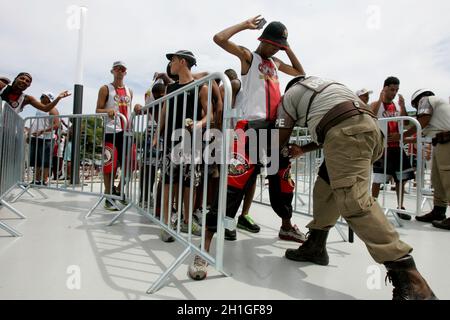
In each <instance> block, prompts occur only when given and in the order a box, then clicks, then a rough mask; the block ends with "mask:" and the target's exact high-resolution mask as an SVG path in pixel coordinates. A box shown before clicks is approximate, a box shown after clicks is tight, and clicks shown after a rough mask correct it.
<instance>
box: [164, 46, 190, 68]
mask: <svg viewBox="0 0 450 320" xmlns="http://www.w3.org/2000/svg"><path fill="white" fill-rule="evenodd" d="M173 56H177V57H181V58H184V59H186V60H187V61H189V62H190V63H191V64H192V65H193V66H196V65H197V59H196V58H195V56H194V54H193V53H192V52H191V51H188V50H179V51H177V52H175V53H168V54H166V57H167V59H169V61H171V60H172V57H173Z"/></svg>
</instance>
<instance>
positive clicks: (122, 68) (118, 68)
mask: <svg viewBox="0 0 450 320" xmlns="http://www.w3.org/2000/svg"><path fill="white" fill-rule="evenodd" d="M114 70H115V71H120V72H125V71H127V68H125V67H114Z"/></svg>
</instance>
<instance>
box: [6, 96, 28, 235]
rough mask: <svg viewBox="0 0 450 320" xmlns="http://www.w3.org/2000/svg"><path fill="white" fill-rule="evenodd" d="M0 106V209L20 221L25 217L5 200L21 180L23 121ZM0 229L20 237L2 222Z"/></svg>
mask: <svg viewBox="0 0 450 320" xmlns="http://www.w3.org/2000/svg"><path fill="white" fill-rule="evenodd" d="M1 105H2V101H1V100H0V208H2V207H3V206H4V207H5V208H7V209H9V210H10V211H12V212H13V213H15V214H16V215H17V216H18V217H19V218H20V219H25V216H24V215H23V214H22V213H21V212H20V211H19V210H17V209H16V208H14V207H13V206H12V205H11V204H10V203H9V201H7V200H6V197H7V196H8V195H9V193H10V192H11V191H12V190H13V189H14V188H16V187H17V186H19V183H20V181H21V178H22V166H21V162H20V159H22V157H23V154H22V147H21V146H22V141H23V135H24V132H23V130H24V121H23V119H22V118H21V117H20V116H19V115H18V114H17V113H15V112H14V110H12V109H11V108H10V107H9V106H6V105H5V106H4V107H1ZM0 228H2V229H3V230H5V231H6V232H8V233H9V234H10V235H12V236H14V237H19V236H21V234H20V233H19V232H18V231H16V230H15V229H13V228H12V227H10V226H8V225H7V224H6V223H4V222H2V221H0Z"/></svg>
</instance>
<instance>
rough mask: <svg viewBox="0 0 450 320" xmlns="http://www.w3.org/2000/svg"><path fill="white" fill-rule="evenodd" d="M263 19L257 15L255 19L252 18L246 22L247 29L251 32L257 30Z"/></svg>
mask: <svg viewBox="0 0 450 320" xmlns="http://www.w3.org/2000/svg"><path fill="white" fill-rule="evenodd" d="M262 19H263V18H262V17H261V15H257V16H256V17H254V18H250V19H248V20H247V21H245V24H246V27H247V29H250V30H257V29H258V25H259V23H260V22H261V20H262Z"/></svg>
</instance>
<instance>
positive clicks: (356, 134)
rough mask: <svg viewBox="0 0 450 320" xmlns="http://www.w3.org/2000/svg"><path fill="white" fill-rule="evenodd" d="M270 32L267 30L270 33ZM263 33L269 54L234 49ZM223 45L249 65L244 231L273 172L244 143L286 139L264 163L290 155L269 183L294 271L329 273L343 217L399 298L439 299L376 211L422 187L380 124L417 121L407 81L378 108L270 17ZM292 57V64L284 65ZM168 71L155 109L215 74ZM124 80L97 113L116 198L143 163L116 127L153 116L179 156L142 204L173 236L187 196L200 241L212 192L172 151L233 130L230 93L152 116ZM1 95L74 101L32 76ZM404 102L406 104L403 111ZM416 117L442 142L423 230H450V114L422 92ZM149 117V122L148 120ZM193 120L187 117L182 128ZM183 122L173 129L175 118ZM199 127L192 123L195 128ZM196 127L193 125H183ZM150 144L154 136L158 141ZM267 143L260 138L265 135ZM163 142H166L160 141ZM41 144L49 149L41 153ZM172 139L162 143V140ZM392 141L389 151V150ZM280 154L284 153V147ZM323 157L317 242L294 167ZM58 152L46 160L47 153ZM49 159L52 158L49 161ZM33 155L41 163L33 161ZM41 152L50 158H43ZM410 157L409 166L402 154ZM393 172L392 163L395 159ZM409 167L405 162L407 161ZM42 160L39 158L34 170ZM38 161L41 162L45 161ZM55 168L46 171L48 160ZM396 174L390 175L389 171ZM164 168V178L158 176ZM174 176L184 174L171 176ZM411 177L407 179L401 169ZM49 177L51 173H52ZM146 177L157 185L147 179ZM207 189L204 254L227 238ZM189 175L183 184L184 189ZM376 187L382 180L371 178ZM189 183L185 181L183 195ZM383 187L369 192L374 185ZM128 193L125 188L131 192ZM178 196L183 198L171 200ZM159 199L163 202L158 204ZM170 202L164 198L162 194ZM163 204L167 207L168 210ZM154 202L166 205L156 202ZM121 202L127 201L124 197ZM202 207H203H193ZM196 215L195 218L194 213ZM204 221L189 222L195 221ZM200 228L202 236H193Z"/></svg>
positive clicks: (198, 270) (229, 32) (188, 57)
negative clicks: (122, 171) (301, 206)
mask: <svg viewBox="0 0 450 320" xmlns="http://www.w3.org/2000/svg"><path fill="white" fill-rule="evenodd" d="M264 27H265V28H264ZM263 28H264V30H263V31H262V33H261V35H260V37H259V38H258V40H259V46H258V47H257V48H256V50H254V51H252V50H249V49H247V48H246V47H244V46H241V45H238V44H236V43H234V42H233V41H232V40H231V38H232V37H233V36H235V35H236V34H237V33H240V32H243V31H245V30H262V29H263ZM213 40H214V42H215V43H216V44H217V45H218V46H219V47H221V48H222V49H223V50H225V51H226V52H228V53H229V54H231V55H232V56H234V57H236V58H238V59H239V61H240V65H241V70H240V74H241V79H239V77H238V74H237V72H236V71H234V70H231V69H229V70H226V71H225V74H226V76H227V77H228V78H229V80H230V83H231V88H232V107H233V108H236V109H239V112H240V117H239V119H238V120H237V121H235V122H234V123H233V129H234V130H235V131H236V136H235V140H234V144H235V145H237V144H239V143H240V144H242V145H244V146H245V148H244V149H243V150H241V149H239V150H238V148H234V149H233V153H232V158H233V159H235V160H236V161H238V162H239V163H238V165H236V164H234V165H230V166H229V170H228V178H227V203H226V215H227V216H228V217H230V218H232V219H235V216H236V215H237V213H238V211H239V208H240V206H241V204H242V202H244V204H243V210H242V213H241V215H240V216H239V217H238V224H237V225H238V228H240V229H243V230H247V231H249V232H254V233H257V232H259V231H260V227H259V225H258V224H257V223H256V222H255V221H254V219H253V218H252V217H251V216H250V215H249V212H250V207H251V203H252V200H253V197H254V194H255V188H256V179H257V177H258V175H259V174H260V173H261V169H262V168H263V167H264V161H263V159H260V158H258V159H257V161H256V162H252V161H250V155H249V150H250V148H251V147H253V146H250V141H249V140H248V139H249V138H248V136H246V135H245V132H247V131H249V130H254V131H256V132H259V131H262V130H266V131H269V132H270V131H272V130H278V132H279V141H276V143H275V144H270V143H269V144H267V145H266V144H263V143H261V141H259V140H258V141H257V146H256V148H257V149H263V148H267V149H266V150H265V154H273V153H277V154H278V155H279V159H280V161H279V168H278V170H277V172H276V173H273V174H269V175H268V176H267V179H268V183H269V195H270V203H271V206H272V208H273V211H274V212H275V213H276V214H277V215H278V216H279V218H280V220H281V225H280V229H279V232H278V237H279V238H280V239H282V240H286V241H292V242H296V243H299V244H300V246H299V247H298V249H288V250H287V251H286V254H285V256H286V258H287V259H289V260H294V261H302V262H305V261H307V262H312V263H315V264H318V265H328V264H329V256H328V253H327V250H326V242H327V238H328V233H329V230H330V229H331V228H332V227H334V226H335V224H336V222H337V220H338V218H339V217H343V218H344V219H345V220H346V221H347V222H348V224H349V226H350V227H351V228H352V230H354V231H355V232H356V234H357V235H358V236H359V238H360V239H361V240H362V241H363V242H364V243H365V244H366V246H367V249H368V251H369V253H370V255H371V256H372V258H373V259H374V260H375V261H376V262H377V263H380V264H384V265H385V266H386V268H387V271H388V277H389V279H390V280H391V282H392V284H393V286H394V287H395V289H394V299H436V297H435V295H434V293H433V291H432V290H431V289H430V287H429V286H428V284H427V283H426V281H425V279H424V278H423V277H422V276H421V275H420V273H419V272H418V271H417V269H416V266H415V262H414V259H413V257H412V256H411V252H412V250H413V249H412V247H410V246H409V245H408V244H406V243H405V242H403V241H401V240H400V238H399V234H398V233H397V231H396V230H395V228H394V227H393V226H392V224H391V223H390V222H389V221H388V220H387V218H386V216H385V214H384V213H383V211H382V209H381V207H380V206H379V204H378V202H377V197H378V195H379V192H380V185H381V184H385V183H386V181H387V180H386V179H388V181H389V180H390V179H393V180H394V181H395V184H396V192H397V202H398V209H399V210H402V209H403V210H404V205H403V198H404V190H405V182H407V181H408V180H411V179H414V168H413V167H412V166H411V165H410V163H409V162H408V161H407V159H408V157H407V155H406V154H405V153H404V148H403V145H401V144H400V142H399V141H400V140H401V138H400V137H401V134H403V133H402V132H400V128H399V126H398V123H397V122H396V121H392V122H389V123H388V126H387V132H385V133H384V134H383V132H382V131H381V129H380V126H379V124H378V122H377V118H388V117H398V116H406V115H407V112H406V102H405V99H404V98H403V96H401V95H399V94H398V92H399V87H400V81H399V79H398V78H396V77H388V78H387V79H386V80H385V81H384V83H383V87H382V89H381V90H380V91H381V92H380V96H379V98H378V100H376V101H375V102H373V103H370V104H369V100H370V96H369V95H370V94H373V91H370V90H367V89H361V90H358V91H357V92H353V91H352V90H350V89H349V88H348V87H346V86H345V85H343V84H340V83H338V82H335V81H332V80H326V79H324V78H321V77H314V76H308V77H307V76H306V72H305V70H304V68H303V66H302V64H301V63H300V61H299V59H298V58H297V56H296V54H295V53H294V52H293V51H292V49H291V47H290V46H289V43H288V30H287V28H286V26H285V25H284V24H283V23H281V22H278V21H275V22H271V23H269V24H268V25H267V26H265V20H264V19H263V18H261V17H260V16H256V17H254V18H251V19H248V20H246V21H243V22H242V23H239V24H236V25H233V26H231V27H229V28H226V29H224V30H223V31H221V32H218V33H217V34H216V35H215V36H214V39H213ZM279 52H284V53H285V54H286V56H287V58H288V60H289V63H286V62H284V61H283V60H281V59H279V58H277V57H276V56H275V55H276V54H277V53H279ZM166 58H167V59H168V60H169V64H168V66H167V70H166V72H162V73H156V74H155V76H154V79H153V80H154V83H153V85H152V87H151V88H150V89H149V91H147V93H146V97H145V100H146V104H149V103H150V102H152V101H155V100H158V99H161V98H163V97H164V96H165V95H167V94H170V93H173V92H175V91H177V90H179V89H182V88H183V87H186V86H188V85H189V84H191V83H193V82H194V81H195V80H197V79H201V78H202V77H204V76H205V75H207V73H204V72H202V73H193V72H192V67H193V66H195V65H196V64H197V58H196V56H195V55H194V54H193V53H192V51H188V50H179V51H177V52H172V53H168V54H167V55H166ZM279 72H283V73H285V74H287V75H289V76H291V77H293V79H292V80H291V81H290V82H289V84H288V85H287V87H286V89H285V91H284V95H283V94H282V91H281V89H280V81H279ZM111 74H112V76H113V81H112V82H111V83H108V84H105V85H104V86H102V87H101V88H100V90H99V93H98V99H97V109H96V111H97V113H107V114H108V115H109V117H110V121H109V122H108V123H107V124H106V135H105V149H106V150H108V152H110V154H111V155H113V156H111V157H109V158H108V162H107V163H105V166H104V170H103V175H104V180H103V181H104V186H105V189H104V190H105V191H104V192H105V194H107V195H109V194H115V195H120V194H121V193H120V190H122V186H121V185H120V183H119V185H115V180H116V178H117V169H118V168H119V167H120V166H121V165H123V164H122V163H121V162H122V158H123V157H122V151H124V152H125V158H126V157H135V155H133V153H135V152H136V150H135V149H133V147H132V149H130V150H129V149H127V148H123V143H124V131H125V130H126V129H127V128H126V127H125V124H124V123H123V122H122V121H121V120H120V118H118V117H117V114H119V113H120V114H122V115H123V116H125V118H127V119H130V115H131V113H132V111H134V112H135V113H136V114H140V115H145V116H147V117H148V118H149V119H151V121H149V127H148V128H147V130H151V131H152V132H153V133H155V134H153V137H154V139H153V140H150V139H148V141H146V142H145V143H146V144H147V146H148V147H147V148H146V150H148V155H147V156H146V157H145V159H147V158H149V159H151V158H152V157H153V155H154V154H155V152H159V150H157V146H159V145H161V144H162V142H161V141H164V139H166V143H167V145H168V146H169V147H168V148H167V150H164V151H165V152H166V154H163V155H162V158H163V159H164V161H166V160H167V161H166V164H167V165H166V166H165V168H166V171H165V172H162V178H161V179H160V181H159V184H158V185H157V186H156V187H155V188H153V185H154V184H156V180H157V179H156V172H157V170H158V169H160V168H159V167H158V165H159V164H154V163H152V162H151V161H149V162H147V163H142V167H141V172H140V203H141V204H142V205H143V206H144V207H145V206H156V207H157V212H158V214H159V213H162V214H163V221H164V222H165V223H166V224H167V225H170V223H171V214H172V210H173V206H174V205H175V206H177V205H178V201H177V199H178V198H179V195H178V193H177V192H178V190H180V192H181V198H182V199H183V201H182V204H180V206H182V208H175V210H181V211H182V212H183V217H182V221H179V222H178V223H180V227H181V231H182V232H189V231H190V232H191V233H192V234H193V235H201V230H202V226H201V221H202V219H201V216H200V215H199V214H198V212H201V211H202V210H201V209H202V208H201V203H200V201H199V200H198V199H200V198H201V197H202V192H203V189H204V188H203V187H202V185H201V183H202V182H201V180H202V179H200V177H201V174H202V173H201V170H200V168H198V167H197V166H196V165H195V164H188V165H185V166H184V167H182V168H181V169H180V167H179V166H176V165H173V164H172V163H171V161H172V160H171V159H172V158H171V157H170V152H171V150H172V148H173V143H172V144H171V139H170V137H171V136H172V133H173V132H174V131H175V130H177V129H188V130H190V131H191V132H192V131H195V130H203V129H204V128H205V127H206V124H207V123H212V126H213V127H214V128H217V129H221V128H222V118H223V117H222V110H223V96H224V94H223V93H224V89H223V86H220V83H215V82H214V83H213V84H212V88H208V85H207V84H204V85H201V86H200V87H199V88H198V97H196V96H195V94H194V91H193V89H192V90H191V91H189V92H188V93H187V95H186V97H187V98H186V101H183V99H178V100H174V99H169V100H166V101H165V102H164V104H163V106H162V108H161V109H159V108H152V109H150V110H147V109H146V108H145V107H144V106H142V105H140V104H136V105H135V106H134V107H133V106H132V101H133V91H132V90H131V89H130V88H129V87H128V86H127V85H126V84H125V81H124V79H125V76H126V74H127V66H126V64H125V63H124V62H123V61H117V62H114V63H113V65H112V68H111ZM0 81H1V83H0V95H1V98H2V100H3V101H5V102H6V104H7V105H9V106H10V107H11V108H13V109H14V110H15V111H16V112H18V113H19V112H21V111H22V110H23V108H24V107H25V106H26V105H28V104H30V105H32V106H33V107H35V108H36V109H38V110H39V112H43V113H45V114H50V115H58V112H57V111H56V108H55V107H56V105H57V103H58V102H59V101H60V100H61V99H63V98H65V97H67V96H68V95H69V94H68V92H66V91H65V92H62V93H61V94H60V95H58V96H57V97H56V98H54V97H53V95H52V94H50V93H44V94H43V95H42V97H41V99H40V101H38V100H37V99H35V98H34V97H32V96H28V95H26V94H25V93H24V91H25V90H26V89H27V88H28V87H29V86H30V85H31V82H32V77H31V75H30V74H28V73H20V74H19V75H18V76H17V77H16V78H15V79H14V81H13V82H12V83H10V81H9V79H6V78H0ZM210 90H211V92H212V97H211V100H212V112H210V111H209V110H208V100H209V91H210ZM397 96H398V100H396V98H397ZM411 104H412V106H413V107H414V108H415V109H416V110H417V118H418V121H419V122H420V124H421V125H422V127H423V128H424V129H425V130H424V134H425V135H427V136H430V137H431V138H433V145H434V152H433V167H432V182H433V187H434V209H433V210H432V211H431V212H430V213H428V214H426V215H424V216H417V217H416V219H417V220H418V221H422V222H430V223H432V224H433V225H434V226H435V227H438V228H442V229H447V230H450V219H446V215H445V213H446V209H447V206H448V204H449V200H450V171H449V168H450V162H449V161H450V160H449V159H450V157H448V154H450V150H449V148H450V143H449V142H450V105H449V103H447V102H446V101H444V100H443V99H439V98H437V97H435V95H434V93H433V91H432V90H430V89H421V90H418V91H417V92H416V93H415V94H414V95H413V97H412V99H411ZM143 110H145V111H143ZM183 115H184V118H183ZM166 117H168V119H173V120H174V121H168V122H167V123H166V121H163V120H164V119H166ZM56 119H57V118H55V121H54V123H41V124H37V126H38V127H39V128H44V129H40V130H34V129H33V128H32V130H31V132H32V135H33V139H32V148H38V150H41V149H39V148H44V149H46V148H48V145H47V144H46V143H45V139H47V138H49V137H47V136H46V133H48V130H50V131H51V130H54V128H57V127H59V126H60V124H59V123H58V122H57V120H56ZM188 119H189V120H190V121H189V122H188V121H187V120H188ZM184 120H186V121H184ZM295 126H300V127H303V128H307V129H308V130H309V133H310V135H311V140H312V142H311V143H309V144H307V145H304V146H298V145H296V144H292V143H291V142H290V136H291V134H292V131H293V128H294V127H295ZM414 134H415V128H414V127H413V128H411V129H409V130H408V131H406V132H405V133H404V137H405V138H406V137H410V136H413V135H414ZM148 136H150V135H148ZM257 136H258V137H259V135H258V134H257ZM158 138H159V139H158ZM39 139H41V140H43V141H44V142H39V141H38V140H39ZM161 139H162V140H161ZM384 139H387V140H388V148H387V149H386V150H384ZM274 145H276V146H277V147H276V148H275V150H274V149H273V146H274ZM318 149H323V154H324V161H323V163H322V165H321V167H320V170H319V172H318V177H317V181H316V182H315V185H314V190H313V213H314V215H313V220H312V221H311V222H310V224H309V225H308V226H307V228H308V229H309V232H308V234H306V232H303V231H301V230H300V228H298V227H297V226H296V225H295V224H293V223H292V211H293V209H292V200H293V196H294V189H295V183H294V181H293V180H292V178H291V175H290V166H291V160H292V159H296V158H298V157H301V156H303V155H304V154H305V153H307V152H311V151H315V150H318ZM46 152H47V151H46ZM48 152H50V151H48ZM32 153H33V152H31V154H32ZM38 153H40V152H38ZM401 154H403V157H401V156H400V155H401ZM383 155H385V157H386V158H387V161H384V157H383ZM401 158H403V159H404V161H403V163H400V159H401ZM32 160H34V159H32ZM38 162H39V160H38ZM43 162H44V161H43ZM385 164H387V166H386V167H385ZM153 165H155V168H153V170H150V166H153ZM168 168H171V169H173V171H169V170H168ZM400 168H402V170H400ZM36 170H39V171H38V172H39V174H37V175H36V179H40V180H41V179H42V180H46V179H47V177H48V174H49V173H48V164H46V163H45V162H44V167H43V170H42V168H36ZM41 172H43V173H41ZM144 172H146V173H147V174H144ZM211 173H212V174H211V177H212V179H210V181H209V185H208V193H209V192H211V194H208V213H207V215H206V218H205V219H204V220H203V221H205V222H206V225H205V226H204V228H205V250H206V251H208V252H209V251H210V248H211V243H212V241H213V237H214V234H215V233H216V232H217V214H218V196H217V194H218V177H219V174H218V170H217V166H216V167H213V168H212V170H211ZM180 175H181V178H180ZM192 175H193V176H194V177H198V179H195V181H194V182H193V184H194V190H193V194H194V196H193V198H192V199H191V198H190V193H191V191H192V190H190V186H191V183H192V181H191V179H190V178H191V176H192ZM372 177H373V178H372ZM178 181H182V186H181V188H179V186H178ZM371 181H372V182H373V184H372V187H371V190H370V182H371ZM121 183H123V182H121ZM170 186H172V187H173V190H174V192H172V194H170V192H169V191H170V190H171V189H170ZM154 193H156V194H154ZM162 194H163V195H164V196H163V197H161V195H162ZM161 198H162V199H161ZM152 199H157V201H156V203H152ZM121 201H123V202H126V199H125V198H123V199H122V200H121ZM191 202H195V205H193V206H191ZM104 207H105V209H107V210H118V207H117V206H116V204H115V203H114V200H111V199H106V200H105V204H104ZM191 209H193V211H194V212H189V210H191ZM191 215H193V216H194V217H196V218H197V219H196V221H189V220H188V219H189V216H191ZM398 216H399V217H400V218H402V219H406V220H409V219H411V216H410V215H408V214H405V213H402V212H399V213H398ZM190 226H191V230H188V229H189V227H190ZM225 236H226V239H228V240H236V239H237V236H236V231H235V230H226V232H225ZM161 239H162V240H163V241H164V242H173V241H174V240H175V239H174V238H173V237H172V236H171V235H170V234H169V233H167V232H166V231H164V230H162V231H161ZM207 268H208V263H207V261H206V260H204V259H203V258H202V257H201V256H199V255H197V256H195V258H194V261H193V262H192V263H191V264H190V265H189V270H188V273H189V275H190V277H191V278H192V279H195V280H203V279H205V278H206V276H207Z"/></svg>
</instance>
